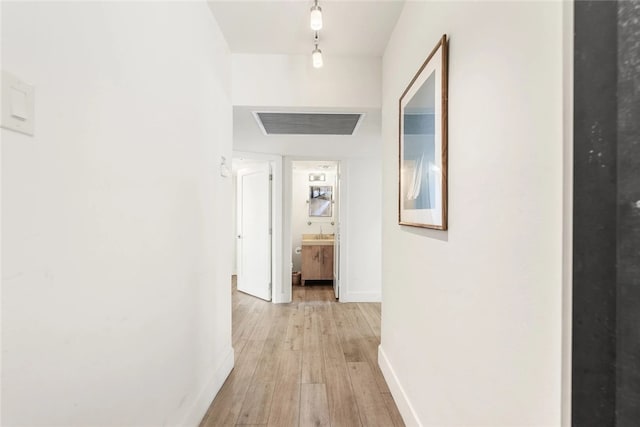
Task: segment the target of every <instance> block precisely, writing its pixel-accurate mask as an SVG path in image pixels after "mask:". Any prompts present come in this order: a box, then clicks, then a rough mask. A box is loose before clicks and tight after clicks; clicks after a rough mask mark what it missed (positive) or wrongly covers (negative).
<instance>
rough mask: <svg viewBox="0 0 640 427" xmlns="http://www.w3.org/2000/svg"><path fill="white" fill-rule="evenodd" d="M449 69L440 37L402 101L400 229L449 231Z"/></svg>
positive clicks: (444, 38) (443, 39)
mask: <svg viewBox="0 0 640 427" xmlns="http://www.w3.org/2000/svg"><path fill="white" fill-rule="evenodd" d="M447 64H448V42H447V36H446V35H443V36H442V38H441V39H440V41H438V43H437V44H436V46H435V47H434V48H433V50H432V51H431V53H430V54H429V56H428V57H427V59H426V60H425V62H424V63H423V64H422V66H421V67H420V69H419V70H418V72H417V73H416V74H415V76H414V77H413V79H412V80H411V82H410V83H409V85H408V86H407V88H406V90H405V91H404V93H403V94H402V96H401V97H400V117H399V118H400V126H399V127H400V129H399V131H400V132H399V140H400V156H399V157H400V165H399V175H400V176H399V182H400V192H399V200H398V205H399V215H398V217H399V218H398V222H399V224H400V225H409V226H413V227H423V228H433V229H436V230H446V229H447Z"/></svg>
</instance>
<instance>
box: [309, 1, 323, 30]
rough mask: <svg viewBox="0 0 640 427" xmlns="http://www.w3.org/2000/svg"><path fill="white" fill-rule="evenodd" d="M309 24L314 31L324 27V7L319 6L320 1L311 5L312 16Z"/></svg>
mask: <svg viewBox="0 0 640 427" xmlns="http://www.w3.org/2000/svg"><path fill="white" fill-rule="evenodd" d="M309 25H310V26H311V29H312V30H313V31H318V30H320V29H322V8H321V7H320V6H318V2H316V3H315V4H314V5H313V6H311V18H310V19H309Z"/></svg>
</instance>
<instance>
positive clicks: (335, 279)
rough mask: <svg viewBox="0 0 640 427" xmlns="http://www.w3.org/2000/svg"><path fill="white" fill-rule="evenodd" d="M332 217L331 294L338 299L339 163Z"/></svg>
mask: <svg viewBox="0 0 640 427" xmlns="http://www.w3.org/2000/svg"><path fill="white" fill-rule="evenodd" d="M333 200H334V203H333V208H334V210H333V215H334V216H333V217H334V218H335V219H334V221H335V222H336V228H335V230H336V231H335V234H334V248H333V292H334V293H335V294H336V298H339V297H340V163H338V171H337V173H336V188H335V192H334V194H333Z"/></svg>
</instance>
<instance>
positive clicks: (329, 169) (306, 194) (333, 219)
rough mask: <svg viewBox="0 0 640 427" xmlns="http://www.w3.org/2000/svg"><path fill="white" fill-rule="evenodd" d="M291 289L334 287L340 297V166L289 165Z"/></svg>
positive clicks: (327, 162) (313, 162) (325, 163)
mask: <svg viewBox="0 0 640 427" xmlns="http://www.w3.org/2000/svg"><path fill="white" fill-rule="evenodd" d="M289 176H290V177H291V178H290V192H289V194H290V203H291V204H290V210H289V211H290V212H289V219H290V221H289V225H290V233H291V234H290V241H291V244H290V248H291V251H290V256H291V268H292V286H314V285H329V284H330V285H332V286H333V289H334V294H335V297H336V298H339V296H340V278H341V274H340V273H341V271H340V258H341V251H340V242H341V239H340V232H341V230H340V182H341V175H340V162H339V161H334V160H292V161H291V162H290V175H289Z"/></svg>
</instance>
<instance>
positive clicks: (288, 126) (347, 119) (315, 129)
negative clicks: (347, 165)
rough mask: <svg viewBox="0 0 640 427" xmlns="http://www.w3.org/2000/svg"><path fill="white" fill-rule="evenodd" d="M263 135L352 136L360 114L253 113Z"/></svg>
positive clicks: (360, 117)
mask: <svg viewBox="0 0 640 427" xmlns="http://www.w3.org/2000/svg"><path fill="white" fill-rule="evenodd" d="M253 114H254V116H255V118H256V120H257V121H258V125H259V126H260V128H261V129H262V132H264V134H265V135H353V134H354V133H355V131H356V129H357V128H358V125H359V124H360V120H361V119H362V117H363V116H364V114H361V113H351V114H343V113H274V112H269V113H266V112H255V113H253Z"/></svg>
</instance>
